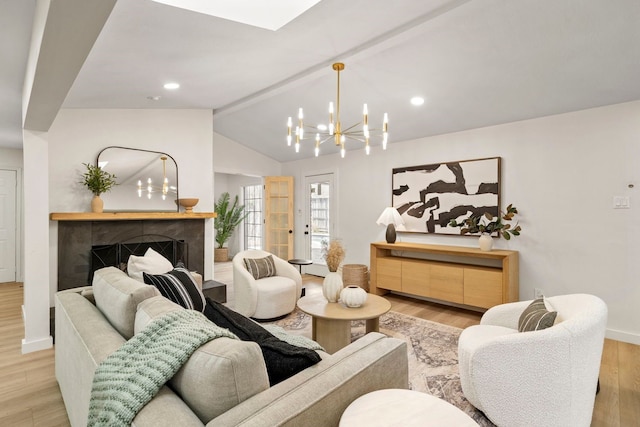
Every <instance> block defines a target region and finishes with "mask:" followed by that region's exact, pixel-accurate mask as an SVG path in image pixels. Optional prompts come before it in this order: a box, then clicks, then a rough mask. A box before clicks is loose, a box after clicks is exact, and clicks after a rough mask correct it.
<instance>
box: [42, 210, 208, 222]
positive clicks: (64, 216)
mask: <svg viewBox="0 0 640 427" xmlns="http://www.w3.org/2000/svg"><path fill="white" fill-rule="evenodd" d="M216 216H217V214H216V213H215V212H192V213H184V212H102V213H93V212H52V213H51V214H50V215H49V219H50V220H51V221H136V220H147V219H152V220H163V219H185V220H187V219H206V218H215V217H216Z"/></svg>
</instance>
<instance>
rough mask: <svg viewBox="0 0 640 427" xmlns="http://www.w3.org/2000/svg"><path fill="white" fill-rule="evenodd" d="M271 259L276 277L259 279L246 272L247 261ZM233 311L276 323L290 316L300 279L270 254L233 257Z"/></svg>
mask: <svg viewBox="0 0 640 427" xmlns="http://www.w3.org/2000/svg"><path fill="white" fill-rule="evenodd" d="M269 255H271V257H272V258H273V262H274V264H275V274H274V275H272V276H268V277H263V278H260V279H255V278H254V276H253V275H252V274H251V273H250V272H249V270H247V267H246V265H245V258H246V259H261V258H265V257H268V256H269ZM233 291H234V297H235V306H234V310H235V311H237V312H238V313H240V314H242V315H244V316H247V317H252V318H254V319H257V320H268V319H275V318H278V317H282V316H285V315H287V314H289V313H291V312H292V311H293V310H294V309H295V308H296V301H298V298H300V294H301V293H302V276H301V275H300V273H299V272H298V270H297V269H296V268H295V267H294V266H293V265H291V264H289V263H288V262H287V261H285V260H283V259H281V258H278V257H277V256H275V255H272V254H270V253H269V252H265V251H260V250H254V249H251V250H247V251H242V252H238V253H237V254H236V255H235V256H234V257H233Z"/></svg>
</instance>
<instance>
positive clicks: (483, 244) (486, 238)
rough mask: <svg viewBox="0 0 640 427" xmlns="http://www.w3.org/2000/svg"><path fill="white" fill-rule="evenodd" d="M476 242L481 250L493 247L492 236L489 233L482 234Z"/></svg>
mask: <svg viewBox="0 0 640 427" xmlns="http://www.w3.org/2000/svg"><path fill="white" fill-rule="evenodd" d="M478 244H479V245H480V250H481V251H490V250H491V248H493V237H491V236H490V235H489V234H483V235H481V236H480V237H479V238H478Z"/></svg>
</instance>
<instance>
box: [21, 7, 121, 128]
mask: <svg viewBox="0 0 640 427" xmlns="http://www.w3.org/2000/svg"><path fill="white" fill-rule="evenodd" d="M116 1H117V0H55V1H52V0H38V1H37V4H36V11H35V17H34V25H33V32H32V36H31V47H30V51H29V60H28V62H27V71H26V75H25V84H24V91H23V98H22V99H23V103H22V124H23V125H22V127H23V128H24V129H27V130H34V131H41V132H46V131H48V130H49V128H50V127H51V124H52V123H53V121H54V119H55V118H56V115H57V114H58V110H59V109H60V107H61V106H62V103H63V102H64V100H65V98H66V97H67V93H68V92H69V89H70V88H71V86H72V85H73V82H74V81H75V79H76V76H77V75H78V73H79V72H80V69H81V68H82V65H83V64H84V61H85V60H86V58H87V56H88V55H89V52H90V51H91V49H92V47H93V45H94V43H95V41H96V39H97V38H98V35H99V34H100V31H102V28H103V27H104V25H105V23H106V21H107V19H108V18H109V15H110V14H111V11H112V10H113V7H114V6H115V4H116Z"/></svg>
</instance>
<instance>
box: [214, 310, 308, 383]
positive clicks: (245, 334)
mask: <svg viewBox="0 0 640 427" xmlns="http://www.w3.org/2000/svg"><path fill="white" fill-rule="evenodd" d="M204 315H205V316H207V318H208V319H209V320H211V321H212V322H213V323H215V324H216V325H218V326H221V327H223V328H227V329H229V330H230V331H231V332H233V333H234V334H236V335H237V336H238V338H240V339H241V340H243V341H253V342H256V343H257V344H258V345H259V346H260V349H261V350H262V355H263V357H264V361H265V364H266V367H267V373H268V374H269V383H270V384H271V385H272V386H273V385H275V384H278V383H279V382H281V381H284V380H286V379H287V378H289V377H291V376H293V375H295V374H297V373H298V372H300V371H302V370H304V369H306V368H308V367H310V366H313V365H315V364H316V363H318V362H319V361H320V360H321V357H320V355H319V354H318V353H316V352H315V351H313V350H309V349H307V348H302V347H297V346H295V345H291V344H289V343H287V342H285V341H282V340H280V339H279V338H277V337H275V336H274V335H273V334H272V333H270V332H269V331H267V330H266V329H265V328H263V327H262V326H260V325H259V324H258V323H257V322H255V321H253V320H251V319H249V318H248V317H245V316H243V315H242V314H240V313H237V312H235V311H233V310H231V309H230V308H227V307H225V306H224V305H222V304H220V303H219V302H217V301H213V300H212V299H209V298H207V306H206V307H205V310H204Z"/></svg>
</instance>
